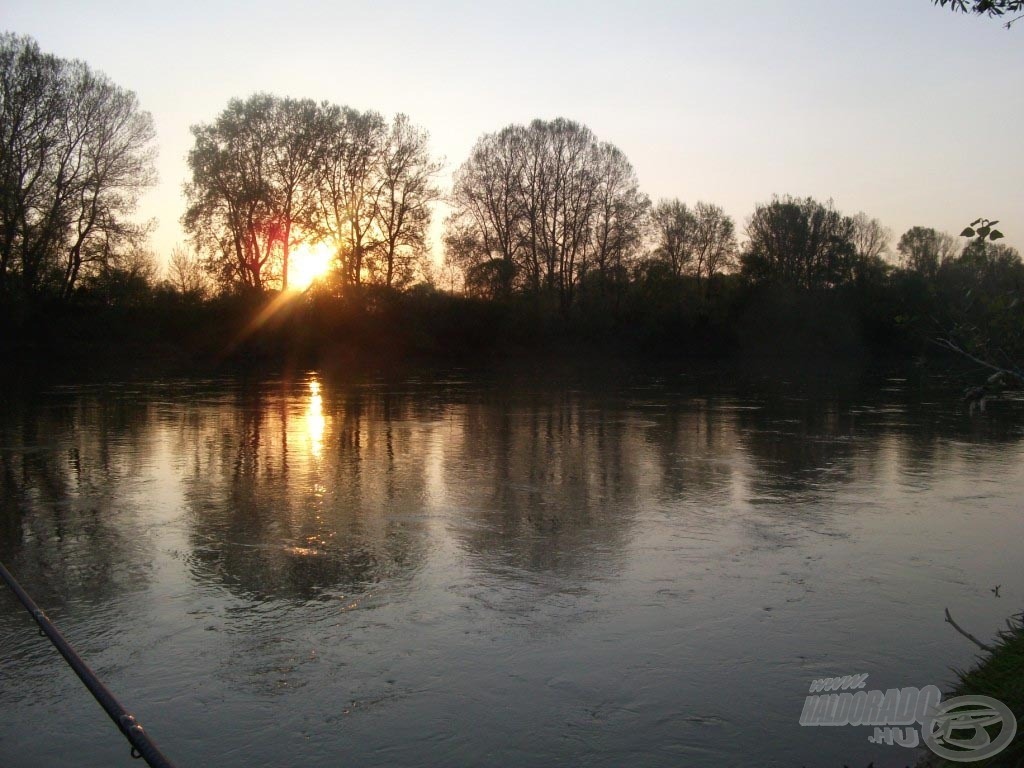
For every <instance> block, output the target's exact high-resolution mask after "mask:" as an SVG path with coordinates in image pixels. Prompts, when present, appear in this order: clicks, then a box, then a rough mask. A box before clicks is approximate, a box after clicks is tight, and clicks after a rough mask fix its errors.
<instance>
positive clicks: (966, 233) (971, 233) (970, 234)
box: [960, 222, 977, 237]
mask: <svg viewBox="0 0 1024 768" xmlns="http://www.w3.org/2000/svg"><path fill="white" fill-rule="evenodd" d="M975 223H977V222H975ZM960 237H974V230H973V229H971V228H970V227H967V228H965V229H964V231H963V232H961V233H960Z"/></svg>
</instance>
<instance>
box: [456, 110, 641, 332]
mask: <svg viewBox="0 0 1024 768" xmlns="http://www.w3.org/2000/svg"><path fill="white" fill-rule="evenodd" d="M450 202H451V205H452V208H453V211H452V214H451V216H449V217H448V220H447V222H446V232H445V247H446V251H447V253H448V255H449V256H450V257H451V258H452V259H453V260H454V261H455V262H457V263H458V264H459V266H460V267H461V268H462V270H463V273H464V274H465V276H466V282H467V286H468V287H470V288H471V289H472V288H473V286H476V285H480V286H486V287H487V290H486V291H483V289H480V290H481V291H482V292H485V293H486V292H494V289H498V290H497V293H499V294H500V295H504V296H508V295H509V294H510V293H512V292H513V290H519V291H523V292H526V293H529V294H531V295H533V296H536V297H539V298H542V299H544V300H545V301H548V302H550V303H553V304H556V305H557V306H558V307H559V309H560V310H561V311H562V312H563V313H565V312H568V310H569V307H570V306H571V305H572V304H573V301H574V299H575V296H576V289H577V287H578V285H579V283H580V281H581V279H582V278H583V276H584V275H586V274H587V273H588V272H590V271H593V272H594V273H595V274H597V275H604V276H606V277H607V276H611V275H619V274H621V272H622V269H623V268H624V265H625V264H626V263H628V261H629V260H630V259H631V258H632V256H633V254H634V253H635V252H636V249H637V248H638V246H639V243H640V233H641V229H642V226H641V225H642V221H643V217H644V215H645V213H646V210H647V207H648V205H649V203H648V201H647V198H646V196H645V195H643V194H642V193H641V192H640V191H639V185H638V183H637V180H636V175H635V173H634V171H633V168H632V166H631V165H630V164H629V162H628V160H627V159H626V158H625V156H624V155H623V154H622V153H621V152H620V151H619V150H618V149H616V148H615V147H613V146H611V145H610V144H606V143H602V142H599V141H598V140H597V139H596V137H595V136H594V135H593V133H592V132H591V131H590V129H588V128H587V127H586V126H583V125H580V124H579V123H575V122H573V121H571V120H565V119H562V118H559V119H556V120H551V121H544V120H534V121H533V122H532V123H530V125H528V126H521V125H511V126H508V127H507V128H504V129H503V130H501V131H499V132H497V133H493V134H487V135H485V136H483V137H482V138H481V139H480V140H479V141H478V142H477V144H476V146H475V147H474V148H473V151H472V153H471V154H470V157H469V159H468V160H467V161H466V162H465V163H463V165H462V166H461V167H460V168H459V169H458V170H457V171H456V174H455V184H454V187H453V190H452V195H451V198H450ZM616 279H618V278H617V277H616ZM495 281H499V283H498V284H495Z"/></svg>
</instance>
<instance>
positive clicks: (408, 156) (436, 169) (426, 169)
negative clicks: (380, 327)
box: [373, 115, 442, 288]
mask: <svg viewBox="0 0 1024 768" xmlns="http://www.w3.org/2000/svg"><path fill="white" fill-rule="evenodd" d="M428 138H429V137H428V134H427V132H426V131H424V130H422V129H420V128H417V127H416V126H414V125H413V124H412V123H411V122H410V121H409V118H408V117H406V116H405V115H397V116H396V117H395V119H394V122H393V123H392V124H391V130H390V132H389V134H388V136H387V138H386V141H385V144H384V147H383V151H382V152H381V157H380V169H379V170H380V176H381V178H380V194H379V195H378V198H377V226H378V228H379V230H380V237H379V239H378V241H377V243H376V244H375V247H374V248H373V254H374V256H375V257H376V261H377V262H378V264H377V266H378V269H377V271H378V272H379V273H380V274H381V277H382V282H383V284H384V285H386V286H387V287H389V288H390V287H392V286H393V285H405V284H407V283H408V282H410V281H411V280H412V278H413V276H414V274H415V270H416V260H417V259H419V258H422V257H423V256H424V255H425V253H426V250H427V229H428V227H429V226H430V214H431V205H432V204H433V203H434V201H436V200H437V199H438V197H439V196H440V192H439V191H438V189H437V186H436V183H435V180H436V178H437V175H438V174H439V173H440V171H441V167H442V164H441V163H439V162H437V161H435V160H433V159H432V158H431V156H430V148H429V146H428Z"/></svg>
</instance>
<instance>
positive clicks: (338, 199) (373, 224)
mask: <svg viewBox="0 0 1024 768" xmlns="http://www.w3.org/2000/svg"><path fill="white" fill-rule="evenodd" d="M325 134H326V138H325V145H324V153H323V159H322V165H321V169H320V176H319V194H318V200H319V214H320V222H321V225H322V226H323V228H324V233H325V234H326V235H327V236H328V237H329V238H330V239H331V240H332V241H333V242H334V246H335V249H336V251H337V254H338V266H339V268H340V273H341V276H342V281H343V283H344V284H345V285H346V286H354V287H356V288H358V287H359V286H360V285H361V284H362V282H363V279H364V272H365V269H366V264H365V258H366V255H367V254H368V253H370V252H372V251H373V250H374V249H375V248H376V247H377V245H378V243H379V239H380V238H379V229H378V227H377V220H378V216H379V214H380V208H379V204H380V197H381V193H382V189H383V184H382V177H381V173H380V168H381V163H382V161H383V158H384V148H385V146H386V139H387V126H386V124H385V122H384V119H383V118H382V117H381V116H380V115H379V114H378V113H377V112H359V111H357V110H354V109H350V108H348V107H334V106H331V107H328V108H327V114H326V116H325Z"/></svg>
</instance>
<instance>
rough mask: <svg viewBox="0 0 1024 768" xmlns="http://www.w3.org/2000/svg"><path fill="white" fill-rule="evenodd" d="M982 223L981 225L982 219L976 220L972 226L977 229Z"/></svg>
mask: <svg viewBox="0 0 1024 768" xmlns="http://www.w3.org/2000/svg"><path fill="white" fill-rule="evenodd" d="M980 223H981V219H975V220H974V221H972V222H971V226H972V227H976V226H978V225H979V224H980Z"/></svg>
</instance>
